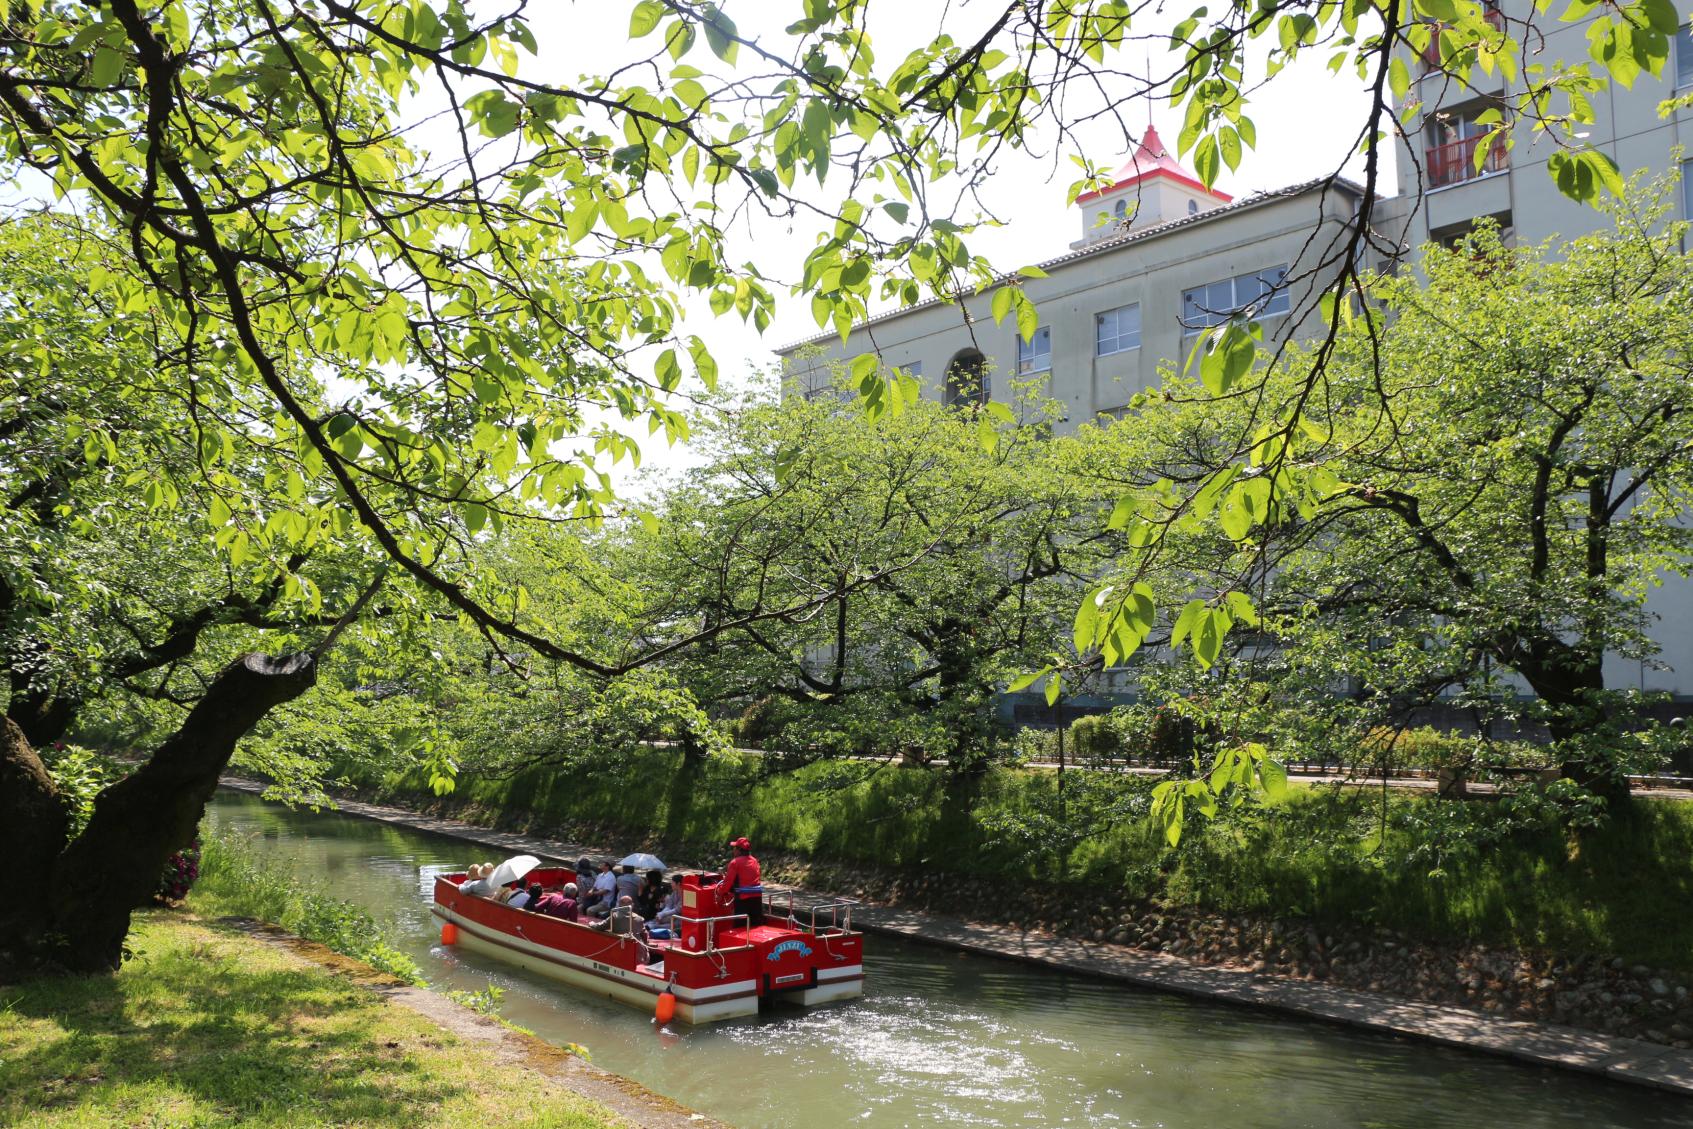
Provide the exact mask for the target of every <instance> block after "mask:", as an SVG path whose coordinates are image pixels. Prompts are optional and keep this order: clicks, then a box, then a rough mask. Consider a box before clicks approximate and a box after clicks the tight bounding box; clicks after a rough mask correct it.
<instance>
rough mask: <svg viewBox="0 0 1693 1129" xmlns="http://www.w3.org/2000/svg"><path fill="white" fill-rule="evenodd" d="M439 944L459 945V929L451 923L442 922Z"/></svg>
mask: <svg viewBox="0 0 1693 1129" xmlns="http://www.w3.org/2000/svg"><path fill="white" fill-rule="evenodd" d="M441 943H442V944H443V945H456V944H458V943H459V927H458V926H457V925H455V924H453V923H452V922H451V921H443V922H442V923H441Z"/></svg>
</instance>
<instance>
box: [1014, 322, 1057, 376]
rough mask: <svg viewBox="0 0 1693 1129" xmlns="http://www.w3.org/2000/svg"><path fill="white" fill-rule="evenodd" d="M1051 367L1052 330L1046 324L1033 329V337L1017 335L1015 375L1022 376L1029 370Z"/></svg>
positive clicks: (1043, 370)
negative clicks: (1026, 337) (1024, 337)
mask: <svg viewBox="0 0 1693 1129" xmlns="http://www.w3.org/2000/svg"><path fill="white" fill-rule="evenodd" d="M1051 369H1052V330H1051V328H1050V327H1048V326H1044V325H1043V326H1041V327H1040V328H1039V329H1037V330H1035V335H1034V337H1032V338H1030V339H1029V340H1027V341H1025V340H1023V336H1022V334H1018V335H1017V375H1019V376H1024V375H1027V374H1028V373H1031V372H1049V371H1050V370H1051Z"/></svg>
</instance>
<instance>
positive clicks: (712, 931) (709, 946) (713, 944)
mask: <svg viewBox="0 0 1693 1129" xmlns="http://www.w3.org/2000/svg"><path fill="white" fill-rule="evenodd" d="M671 920H672V921H679V922H687V923H689V924H693V925H703V926H705V948H703V949H701V950H700V951H701V952H704V953H710V952H716V951H717V931H718V929H719V928H722V929H734V928H737V926H735V925H720V924H719V923H720V922H725V921H727V922H735V921H738V922H740V923H741V924H740V925H739V927H738V928H741V929H747V928H749V927H750V926H751V924H752V920H751V918H749V917H748V916H747V915H746V914H744V913H728V914H724V915H722V916H721V917H684V916H683V915H681V914H677V915H676V916H675V917H673V918H671ZM678 932H680V930H678ZM734 947H735V948H745V947H746V946H745V943H742V944H740V945H736V946H734ZM684 951H686V950H684Z"/></svg>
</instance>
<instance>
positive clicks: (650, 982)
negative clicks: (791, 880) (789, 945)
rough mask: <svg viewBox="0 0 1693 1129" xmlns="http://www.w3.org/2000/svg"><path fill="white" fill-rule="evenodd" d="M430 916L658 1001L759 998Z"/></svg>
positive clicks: (747, 985) (743, 989)
mask: <svg viewBox="0 0 1693 1129" xmlns="http://www.w3.org/2000/svg"><path fill="white" fill-rule="evenodd" d="M430 912H431V913H433V914H434V915H435V916H436V917H440V918H442V919H444V920H447V921H451V922H452V923H453V924H455V925H457V926H458V927H459V928H460V929H462V930H464V931H465V932H467V933H469V934H470V935H471V936H473V937H475V938H476V939H477V940H479V941H482V942H484V943H485V944H490V945H497V946H500V947H502V948H507V949H513V950H515V951H517V952H520V953H523V954H525V955H527V956H532V957H535V958H537V959H539V960H544V961H548V962H550V963H552V964H557V965H562V966H564V967H566V968H569V969H571V970H572V971H575V972H580V973H582V974H584V975H587V976H595V977H598V978H599V979H601V980H612V981H615V982H617V983H619V984H625V985H627V986H629V987H631V988H638V989H640V990H641V991H643V992H648V993H650V994H651V995H653V996H655V997H656V996H657V995H658V994H659V993H660V992H662V991H664V990H665V988H666V987H667V986H668V987H669V989H670V991H671V993H672V994H673V995H675V997H676V999H677V1001H678V1002H682V1003H704V1002H706V1001H709V1000H718V999H724V998H735V997H739V996H753V995H757V994H758V982H757V981H756V980H736V981H732V982H730V983H727V984H713V985H712V986H711V987H709V988H689V987H686V986H684V985H681V984H670V985H666V983H665V981H663V980H660V979H658V978H657V977H655V976H649V975H647V974H646V973H644V972H631V971H630V970H628V969H626V968H616V967H613V966H611V965H608V964H604V963H602V962H599V961H595V960H594V959H593V958H591V957H584V956H578V955H577V954H575V953H568V952H565V951H563V950H562V949H554V948H550V947H548V946H546V945H542V944H539V943H537V942H535V941H531V940H528V939H527V938H524V937H514V936H512V935H511V934H510V933H506V932H502V931H501V930H498V929H490V928H488V927H487V926H485V925H483V924H481V923H480V922H475V921H468V920H466V919H465V918H462V917H460V916H458V915H457V914H455V913H453V912H452V911H451V910H450V909H447V908H446V907H444V906H439V905H437V906H433V907H431V909H430Z"/></svg>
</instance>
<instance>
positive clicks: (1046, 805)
mask: <svg viewBox="0 0 1693 1129" xmlns="http://www.w3.org/2000/svg"><path fill="white" fill-rule="evenodd" d="M359 783H361V788H362V790H363V791H364V792H365V793H366V794H374V795H375V796H376V797H377V798H389V799H394V800H397V801H399V802H403V803H407V804H409V805H413V806H416V805H421V804H426V803H429V802H430V801H432V800H433V799H434V797H433V795H432V794H431V793H430V792H429V790H428V789H427V787H425V786H424V785H423V782H422V781H421V780H418V779H412V778H408V777H405V776H398V775H396V776H390V777H387V778H384V779H382V780H366V781H363V782H359ZM1149 787H1150V783H1149V782H1148V781H1146V780H1144V779H1140V780H1135V779H1130V780H1127V781H1125V780H1124V779H1123V778H1122V777H1117V776H1104V775H1100V774H1093V773H1088V772H1076V771H1072V772H1071V773H1069V774H1068V784H1067V788H1068V797H1069V799H1068V803H1069V807H1068V809H1067V811H1068V813H1069V816H1068V817H1067V818H1066V817H1062V816H1060V815H1059V813H1058V811H1057V807H1056V802H1055V797H1054V788H1055V780H1054V777H1053V774H1052V773H1050V772H1029V771H1020V770H1011V769H1000V770H995V771H993V772H992V773H990V774H988V776H987V777H986V778H985V779H983V780H981V781H979V782H977V783H976V784H974V785H972V786H952V787H949V786H948V784H947V782H946V780H945V778H944V777H943V776H942V775H941V774H939V773H936V772H932V771H928V770H922V769H907V768H900V767H894V766H889V767H885V768H881V769H880V770H878V771H875V772H873V773H871V772H869V770H868V768H867V767H866V766H864V765H862V764H839V763H836V764H819V765H813V766H809V767H807V768H804V769H801V770H799V771H797V772H794V773H790V774H783V775H773V776H764V775H761V774H760V773H759V771H758V767H757V764H756V763H755V762H754V761H752V760H750V759H742V758H739V757H734V756H730V757H724V758H720V759H714V760H713V761H712V762H710V763H709V764H708V765H706V766H705V767H703V768H700V769H697V770H694V771H691V772H690V771H689V770H686V769H685V768H684V767H683V765H682V763H681V759H680V756H679V755H677V754H673V753H670V752H666V751H652V752H648V753H643V754H641V755H640V756H638V757H637V758H635V760H634V763H633V764H628V765H624V766H620V767H619V769H618V771H616V772H615V773H604V774H586V775H585V774H580V773H578V774H566V773H564V772H559V771H554V770H535V771H530V772H525V773H520V774H518V775H516V776H513V777H511V778H509V779H505V780H498V779H492V778H488V777H472V776H467V777H466V778H464V779H462V780H461V781H460V784H459V792H458V793H457V794H456V795H455V796H454V797H453V805H452V806H453V807H454V808H455V809H456V810H457V811H458V812H459V814H461V815H463V816H465V817H467V818H472V819H475V820H478V821H480V822H485V823H491V824H493V823H497V824H499V825H501V826H506V827H519V828H527V829H534V830H540V831H547V832H552V833H555V834H560V835H568V836H578V837H583V838H587V839H589V840H590V841H591V840H593V839H604V840H608V841H618V840H622V841H629V840H631V839H639V840H640V841H641V842H642V843H643V844H644V845H652V846H661V847H664V848H666V849H670V850H675V851H678V852H683V853H685V854H687V855H690V856H692V857H703V858H711V857H714V856H715V855H716V854H717V853H719V852H720V851H721V844H722V843H723V840H724V839H725V838H727V837H728V836H729V835H730V834H731V833H733V834H737V835H740V834H745V835H750V836H751V837H752V838H753V839H754V840H755V841H756V842H757V843H758V844H759V846H760V847H761V848H762V849H765V850H783V851H792V852H797V853H799V854H802V855H805V856H808V857H810V858H812V859H815V860H817V861H820V862H844V863H853V864H871V865H876V866H879V867H884V868H887V869H890V870H893V871H899V872H904V873H908V874H912V873H914V874H943V875H958V876H960V877H964V878H971V879H982V880H986V881H988V882H990V883H1004V884H1007V885H1008V886H1015V885H1017V884H1023V883H1033V882H1041V883H1050V882H1054V881H1056V882H1061V883H1062V884H1064V885H1066V886H1069V887H1071V888H1073V889H1074V890H1075V891H1076V898H1077V904H1078V905H1088V904H1091V905H1094V906H1097V905H1099V904H1101V903H1102V902H1109V901H1113V900H1116V901H1121V900H1135V899H1153V900H1156V901H1159V902H1161V903H1163V904H1165V905H1169V906H1173V907H1196V908H1203V909H1209V910H1217V911H1224V912H1237V913H1262V914H1270V915H1276V916H1300V917H1307V918H1312V919H1315V920H1318V921H1328V922H1335V923H1343V924H1373V925H1380V926H1383V927H1387V928H1392V929H1398V930H1403V931H1406V932H1408V933H1410V934H1412V935H1415V936H1419V937H1423V938H1426V939H1431V940H1463V941H1478V942H1483V943H1487V944H1511V945H1520V946H1525V947H1532V948H1550V949H1555V950H1558V951H1561V952H1565V953H1568V954H1572V955H1574V954H1588V953H1598V954H1603V955H1606V956H1621V957H1623V958H1624V959H1626V960H1628V961H1629V962H1631V963H1635V962H1638V963H1645V964H1650V965H1655V966H1661V967H1666V968H1675V969H1682V970H1693V913H1690V912H1688V910H1687V907H1688V906H1690V905H1693V804H1682V803H1673V802H1663V801H1655V800H1644V801H1640V802H1638V803H1637V804H1635V805H1634V810H1633V811H1632V813H1631V814H1630V815H1628V816H1627V817H1624V818H1617V819H1613V820H1611V821H1610V822H1609V823H1607V824H1606V825H1605V826H1604V827H1603V828H1601V829H1599V830H1597V831H1594V832H1591V833H1589V834H1586V835H1583V836H1582V837H1580V838H1570V837H1566V836H1565V835H1563V834H1561V833H1556V832H1551V833H1548V832H1531V833H1518V834H1515V835H1513V836H1511V837H1509V838H1507V839H1506V840H1504V841H1502V842H1500V843H1498V844H1495V845H1489V846H1486V847H1484V848H1482V849H1480V850H1477V851H1475V852H1474V853H1473V854H1472V855H1471V856H1470V857H1467V858H1463V857H1460V858H1458V859H1456V860H1452V861H1447V862H1446V863H1445V864H1444V865H1443V866H1442V868H1441V869H1442V871H1443V873H1442V874H1441V875H1440V876H1438V877H1431V870H1432V869H1433V865H1432V863H1430V862H1428V861H1425V860H1417V861H1413V859H1414V855H1413V849H1414V848H1415V847H1416V845H1417V843H1418V838H1417V835H1418V834H1419V833H1418V832H1417V831H1416V830H1415V828H1414V826H1412V825H1413V824H1415V823H1416V822H1417V821H1418V820H1420V819H1426V817H1427V816H1429V815H1430V814H1431V813H1432V812H1433V811H1434V807H1433V806H1434V805H1435V804H1437V803H1443V804H1448V805H1449V804H1452V803H1455V802H1456V801H1436V800H1434V799H1433V798H1431V797H1427V796H1421V795H1415V794H1406V793H1398V794H1394V795H1393V796H1392V797H1391V799H1390V802H1389V811H1388V821H1387V828H1386V835H1385V837H1384V836H1383V834H1382V826H1381V820H1380V814H1381V812H1380V803H1379V794H1376V793H1371V792H1369V791H1362V790H1354V789H1349V790H1346V791H1344V792H1341V793H1335V792H1333V791H1330V790H1326V789H1325V790H1320V791H1319V790H1311V791H1306V790H1304V789H1297V790H1295V791H1294V792H1293V793H1291V794H1290V796H1289V798H1288V799H1287V800H1286V801H1284V802H1283V803H1281V804H1278V805H1276V806H1275V807H1274V808H1271V809H1268V810H1261V811H1260V813H1259V814H1258V815H1256V816H1254V817H1252V818H1244V819H1227V820H1220V821H1217V822H1215V823H1209V824H1208V823H1201V822H1197V821H1195V822H1191V823H1190V825H1189V827H1188V832H1187V835H1186V836H1185V837H1184V839H1183V842H1182V845H1181V847H1180V849H1179V850H1176V851H1170V850H1169V849H1167V848H1166V847H1165V845H1164V843H1163V840H1162V838H1161V836H1159V835H1158V834H1157V833H1156V832H1155V831H1154V829H1153V828H1152V827H1151V826H1150V825H1149V824H1148V823H1147V821H1146V820H1145V818H1144V815H1143V812H1144V794H1145V790H1146V789H1147V788H1149ZM1113 799H1115V800H1116V801H1118V802H1119V803H1120V804H1121V806H1122V808H1123V813H1124V814H1123V815H1122V816H1121V817H1120V818H1118V819H1116V820H1115V821H1110V825H1109V826H1108V827H1107V829H1105V830H1103V831H1101V832H1100V833H1098V834H1094V835H1090V836H1082V837H1080V838H1079V839H1078V840H1077V841H1074V842H1073V843H1070V844H1068V846H1069V850H1068V856H1067V859H1066V860H1065V865H1064V868H1063V869H1062V871H1060V870H1059V863H1058V856H1059V853H1060V852H1059V851H1058V850H1056V849H1054V847H1053V844H1054V843H1055V842H1056V841H1058V840H1060V839H1061V838H1062V837H1063V836H1064V834H1065V831H1066V829H1067V828H1069V827H1073V826H1075V824H1076V823H1077V821H1078V818H1085V813H1087V812H1090V811H1092V812H1099V811H1103V810H1105V806H1106V805H1107V804H1109V803H1111V802H1112V801H1113ZM1468 802H1469V803H1472V804H1476V805H1478V806H1477V807H1475V808H1474V809H1472V810H1473V811H1475V812H1477V813H1485V812H1486V811H1488V810H1490V809H1487V808H1486V807H1485V801H1468ZM1443 810H1446V811H1450V810H1451V809H1450V808H1447V809H1443ZM1077 812H1082V813H1084V816H1082V817H1078V816H1077V815H1076V813H1077ZM1000 900H1001V901H1002V902H1008V901H1011V900H1013V899H1012V898H1011V897H1009V896H1006V897H1003V898H1001V899H1000Z"/></svg>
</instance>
